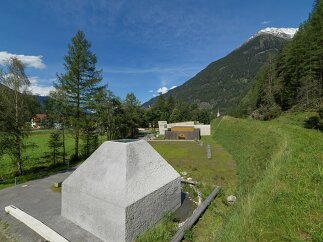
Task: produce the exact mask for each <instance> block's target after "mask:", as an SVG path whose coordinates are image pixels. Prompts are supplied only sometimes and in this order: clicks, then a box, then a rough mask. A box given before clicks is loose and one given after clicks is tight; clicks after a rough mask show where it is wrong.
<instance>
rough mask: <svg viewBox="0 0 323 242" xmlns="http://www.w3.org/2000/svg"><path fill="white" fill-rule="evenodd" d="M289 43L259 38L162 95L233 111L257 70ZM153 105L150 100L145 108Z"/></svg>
mask: <svg viewBox="0 0 323 242" xmlns="http://www.w3.org/2000/svg"><path fill="white" fill-rule="evenodd" d="M286 42H288V40H286V39H284V38H280V37H276V36H273V35H270V34H261V35H258V36H256V37H254V38H252V39H250V40H249V41H247V42H246V43H244V44H243V45H242V46H240V47H239V48H237V49H236V50H234V51H233V52H231V53H230V54H229V55H227V56H226V57H224V58H222V59H220V60H217V61H215V62H213V63H211V64H210V65H208V66H207V67H206V68H205V69H204V70H202V71H201V72H199V73H198V74H197V75H196V76H194V77H193V78H192V79H190V80H188V81H187V82H185V83H184V84H183V85H181V86H179V87H177V88H175V89H172V90H170V91H169V92H168V93H166V94H164V96H165V97H169V96H172V97H173V98H174V99H175V100H181V101H184V102H189V103H192V102H196V103H203V104H204V106H205V105H207V106H211V107H212V108H213V109H216V108H217V107H218V106H219V107H220V110H221V111H225V110H227V109H228V108H230V107H232V106H233V105H234V104H236V103H237V102H238V100H239V97H240V96H241V95H242V94H243V93H245V92H246V91H247V90H248V89H249V88H250V86H251V83H252V80H253V79H254V77H255V75H256V73H257V71H258V69H259V67H260V66H261V65H262V64H264V63H265V62H266V61H267V59H268V56H270V55H275V54H277V53H278V51H279V50H280V49H281V48H282V47H283V46H284V44H285V43H286ZM155 101H156V98H153V99H151V100H150V101H148V102H147V103H145V104H144V106H146V107H147V106H149V105H151V104H153V103H154V102H155Z"/></svg>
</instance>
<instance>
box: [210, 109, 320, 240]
mask: <svg viewBox="0 0 323 242" xmlns="http://www.w3.org/2000/svg"><path fill="white" fill-rule="evenodd" d="M309 116H311V114H309V113H307V114H306V113H305V114H304V113H303V114H297V113H291V114H285V115H283V116H282V117H280V118H278V119H276V120H272V121H269V122H261V121H254V120H246V119H244V120H242V119H235V118H231V117H224V118H223V119H222V120H221V121H219V120H217V121H214V122H213V127H214V128H215V130H214V131H215V132H214V138H215V140H217V141H218V142H219V143H220V144H222V145H223V146H224V147H225V148H226V150H228V151H229V152H230V154H232V156H233V158H234V159H235V160H236V162H237V174H238V182H237V201H238V202H237V203H236V204H235V206H234V209H232V211H230V213H229V215H228V216H227V218H226V220H225V223H224V225H223V227H222V229H221V230H218V231H217V233H216V234H215V237H214V241H322V238H323V230H322V229H323V224H322V221H323V220H322V212H323V206H322V194H323V169H322V167H323V134H322V132H320V131H318V130H309V129H305V128H303V125H304V123H303V122H304V120H305V119H306V118H307V117H309ZM220 122H221V123H220Z"/></svg>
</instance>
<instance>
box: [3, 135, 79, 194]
mask: <svg viewBox="0 0 323 242" xmlns="http://www.w3.org/2000/svg"><path fill="white" fill-rule="evenodd" d="M51 132H52V130H38V131H31V132H30V135H29V136H28V137H27V138H26V139H25V141H24V143H25V147H26V148H25V149H24V151H23V153H22V157H23V170H24V175H23V176H21V177H19V178H18V181H19V183H22V182H25V181H28V180H31V179H35V178H39V177H43V176H46V175H49V174H53V173H55V172H57V171H58V170H62V169H65V168H66V165H63V164H61V165H60V166H58V167H54V168H53V167H52V166H51V165H52V161H51V160H50V159H49V158H47V157H46V153H48V152H49V148H48V140H49V137H50V133H51ZM65 139H66V154H67V155H66V158H67V159H68V158H69V157H70V156H71V155H72V153H73V149H74V139H73V136H72V134H70V133H67V134H66V138H65ZM80 145H82V141H81V144H80ZM16 171H17V167H16V166H15V164H14V163H13V162H12V161H11V159H10V157H9V156H8V155H5V156H3V157H1V158H0V182H2V184H1V183H0V189H1V188H5V187H7V186H10V185H12V183H13V182H14V174H15V173H16Z"/></svg>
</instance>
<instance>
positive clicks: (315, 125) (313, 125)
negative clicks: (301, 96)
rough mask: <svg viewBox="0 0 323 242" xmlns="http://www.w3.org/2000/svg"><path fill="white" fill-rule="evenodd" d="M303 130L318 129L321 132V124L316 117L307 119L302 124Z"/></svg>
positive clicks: (322, 126) (322, 125) (322, 124)
mask: <svg viewBox="0 0 323 242" xmlns="http://www.w3.org/2000/svg"><path fill="white" fill-rule="evenodd" d="M304 128H306V129H318V130H320V131H321V132H323V123H322V121H321V120H320V118H319V117H318V116H312V117H309V118H308V119H307V120H305V122H304Z"/></svg>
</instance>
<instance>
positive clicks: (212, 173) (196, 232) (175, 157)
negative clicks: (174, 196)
mask: <svg viewBox="0 0 323 242" xmlns="http://www.w3.org/2000/svg"><path fill="white" fill-rule="evenodd" d="M150 144H151V145H152V146H153V147H154V148H155V149H156V150H157V151H158V152H159V153H160V154H161V155H162V156H163V157H164V158H165V159H166V160H167V161H168V162H169V163H170V164H171V165H172V166H173V167H174V168H175V169H176V170H177V171H178V172H182V171H186V172H187V173H188V175H187V177H192V178H193V180H196V181H199V182H202V185H200V186H199V190H200V191H201V192H202V195H203V196H204V197H205V196H207V195H208V194H209V193H210V192H211V190H212V188H213V187H214V185H220V186H221V187H222V188H223V190H224V191H225V192H226V193H228V194H232V193H233V192H234V191H235V187H236V175H235V162H234V161H233V160H232V157H231V156H230V155H229V154H228V153H227V152H226V151H225V150H224V149H223V148H222V147H221V146H219V145H218V144H216V143H215V141H214V140H213V139H212V138H211V137H204V138H203V146H200V144H199V143H196V142H157V141H154V142H150ZM207 144H210V145H211V150H212V159H211V160H208V159H207V155H206V154H207V153H206V151H207ZM183 189H184V190H185V189H187V187H184V188H183ZM188 191H189V190H188ZM189 192H190V194H191V195H193V197H194V194H192V193H191V191H189ZM229 209H230V208H229V207H227V206H226V205H224V203H223V202H222V199H216V200H214V201H213V202H212V204H211V205H210V207H209V209H208V210H207V211H206V212H205V213H204V214H203V216H202V217H201V219H200V220H199V221H198V223H197V224H196V225H195V226H194V228H193V230H192V231H190V237H193V240H194V241H210V240H211V239H212V238H213V234H212V233H210V231H217V230H218V229H219V228H220V227H221V225H222V223H223V221H224V216H222V215H224V214H225V213H227V211H228V210H229ZM175 231H176V224H174V223H173V222H172V220H171V218H169V217H166V218H164V220H163V221H162V222H161V223H159V224H158V225H156V226H154V227H152V228H151V229H150V230H148V231H147V232H146V233H144V234H143V235H142V236H141V237H140V238H139V239H138V240H137V241H142V242H143V241H146V242H148V241H149V242H150V241H169V239H170V238H171V237H172V235H174V233H175Z"/></svg>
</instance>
